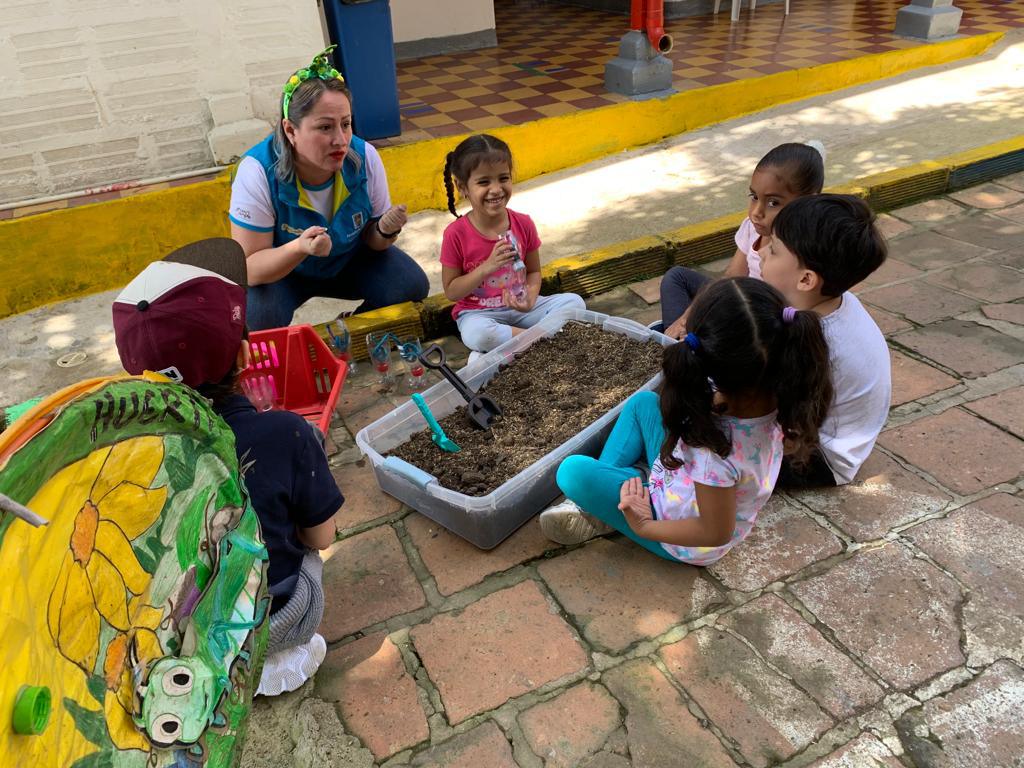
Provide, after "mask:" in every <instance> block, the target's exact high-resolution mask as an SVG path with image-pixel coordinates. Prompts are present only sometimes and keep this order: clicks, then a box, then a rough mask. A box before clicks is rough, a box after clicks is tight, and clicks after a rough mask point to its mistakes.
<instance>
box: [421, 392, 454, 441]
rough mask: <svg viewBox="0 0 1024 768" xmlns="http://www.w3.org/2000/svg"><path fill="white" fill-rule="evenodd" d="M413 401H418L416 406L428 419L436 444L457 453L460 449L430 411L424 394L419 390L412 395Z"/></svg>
mask: <svg viewBox="0 0 1024 768" xmlns="http://www.w3.org/2000/svg"><path fill="white" fill-rule="evenodd" d="M412 401H413V402H414V403H416V407H417V408H419V409H420V413H422V414H423V418H424V419H426V420H427V425H428V426H429V427H430V433H431V434H430V439H431V440H433V441H434V445H436V446H437V447H438V448H440V449H441V450H442V451H448V453H457V452H458V451H459V450H460V449H459V446H457V445H456V444H455V443H454V442H453V441H451V440H449V439H448V435H446V434H445V433H444V430H443V429H441V425H440V424H438V423H437V419H435V418H434V414H432V413H431V412H430V408H429V406H427V401H426V400H424V399H423V395H421V394H420V393H419V392H415V393H413V395H412Z"/></svg>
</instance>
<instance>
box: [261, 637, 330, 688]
mask: <svg viewBox="0 0 1024 768" xmlns="http://www.w3.org/2000/svg"><path fill="white" fill-rule="evenodd" d="M325 656H327V641H326V640H324V639H323V637H321V636H320V635H313V636H312V637H311V638H310V639H309V642H308V643H304V644H302V645H296V646H293V647H292V648H285V649H284V650H283V651H278V652H277V653H275V654H272V655H270V656H267V659H266V661H265V662H263V675H262V676H261V677H260V685H259V688H257V689H256V695H257V696H280V695H281V694H282V693H285V692H287V691H294V690H295V689H296V688H300V687H301V686H302V684H303V683H305V682H306V681H307V680H309V678H311V677H312V676H313V675H314V674H316V671H317V670H318V669H320V665H321V664H323V662H324V657H325Z"/></svg>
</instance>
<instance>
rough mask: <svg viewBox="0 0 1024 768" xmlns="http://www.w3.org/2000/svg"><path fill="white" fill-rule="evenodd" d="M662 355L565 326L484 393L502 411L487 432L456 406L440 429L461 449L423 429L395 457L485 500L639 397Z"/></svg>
mask: <svg viewBox="0 0 1024 768" xmlns="http://www.w3.org/2000/svg"><path fill="white" fill-rule="evenodd" d="M661 351H662V347H661V345H660V344H658V343H657V342H654V341H648V342H639V341H633V340H632V339H630V338H628V337H626V336H623V335H621V334H618V333H606V332H605V331H602V330H601V329H600V328H599V327H597V326H595V325H588V324H585V323H574V322H570V323H567V324H566V325H565V326H564V327H563V328H562V330H561V331H559V332H558V333H556V334H555V335H554V336H551V337H549V338H546V339H540V340H539V341H536V342H534V343H533V344H532V345H531V346H530V348H529V349H527V350H526V351H525V352H524V353H523V354H522V355H520V356H519V357H518V358H516V361H515V363H513V364H512V365H509V366H507V367H506V368H504V369H502V370H501V371H499V372H498V374H497V375H496V376H495V377H494V378H493V379H491V381H490V382H489V383H488V385H487V387H486V388H485V389H484V390H483V391H484V392H486V393H487V394H488V395H490V396H491V397H492V398H494V399H495V400H496V401H497V402H498V404H499V405H500V406H501V409H502V411H503V413H504V417H503V418H502V419H501V420H500V421H499V422H498V423H497V424H496V425H495V426H494V427H493V428H492V429H491V430H490V431H485V430H482V429H477V428H476V427H474V426H473V425H471V424H470V422H469V420H468V419H467V418H466V410H465V408H459V409H458V410H457V411H455V413H453V414H451V415H450V416H447V417H445V418H443V419H441V420H440V423H441V427H442V429H444V431H445V433H446V434H447V435H448V437H449V438H451V439H452V440H454V441H455V443H456V444H458V446H459V448H461V449H462V450H461V451H459V452H458V453H446V452H444V451H442V450H441V449H440V448H438V447H437V446H436V445H434V443H433V442H431V439H430V430H428V429H425V430H423V431H422V432H418V433H417V434H415V435H413V436H412V437H411V438H410V439H409V441H408V442H407V443H403V444H402V445H400V446H398V447H397V448H396V449H395V450H394V451H392V454H393V455H395V456H398V457H399V458H401V459H403V460H405V461H407V462H409V463H410V464H413V465H414V466H417V467H419V468H420V469H422V470H425V471H426V472H429V473H430V474H432V475H434V476H435V477H436V478H437V479H438V482H440V483H441V485H443V486H444V487H445V488H450V489H451V490H453V491H458V492H460V493H464V494H466V495H468V496H484V495H486V494H488V493H490V492H491V491H493V490H494V489H495V488H497V487H498V486H499V485H501V484H502V483H504V482H505V481H507V480H509V479H510V478H512V477H513V476H515V475H516V474H518V473H519V472H521V471H522V470H524V469H526V468H527V467H528V466H530V465H531V464H533V462H535V461H536V460H537V459H539V458H541V457H542V456H544V455H545V454H546V453H548V452H549V451H552V450H554V449H555V448H557V447H558V446H559V445H561V444H562V443H564V442H565V441H566V440H568V439H569V438H571V437H572V436H573V435H575V434H576V433H578V432H580V431H581V430H583V429H584V428H585V427H587V426H589V425H590V424H592V423H593V422H595V421H597V419H599V418H600V417H601V416H603V415H604V414H605V413H606V412H608V411H609V410H611V409H612V408H614V407H615V406H616V405H618V404H619V403H620V402H622V401H623V400H625V399H626V398H627V397H629V395H631V394H633V393H634V392H636V391H637V390H638V389H639V388H640V387H641V386H642V385H643V384H644V382H646V381H647V380H648V379H650V378H651V376H653V375H654V374H655V373H656V372H657V371H658V369H659V368H660V367H661Z"/></svg>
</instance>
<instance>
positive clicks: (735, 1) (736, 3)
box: [730, 0, 743, 21]
mask: <svg viewBox="0 0 1024 768" xmlns="http://www.w3.org/2000/svg"><path fill="white" fill-rule="evenodd" d="M742 2H743V0H732V13H731V14H730V18H731V19H732V20H733V21H739V20H740V3H742Z"/></svg>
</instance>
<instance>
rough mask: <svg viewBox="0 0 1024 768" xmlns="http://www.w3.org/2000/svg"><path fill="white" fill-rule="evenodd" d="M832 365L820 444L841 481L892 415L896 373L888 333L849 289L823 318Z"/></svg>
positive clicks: (856, 466) (851, 473)
mask: <svg viewBox="0 0 1024 768" xmlns="http://www.w3.org/2000/svg"><path fill="white" fill-rule="evenodd" d="M821 326H822V330H823V331H824V332H825V340H826V341H827V342H828V348H829V357H830V361H831V365H832V385H833V387H834V388H835V400H834V401H833V403H832V407H831V408H829V411H828V415H827V416H826V417H825V423H824V424H822V426H821V431H820V437H821V450H822V453H824V455H825V460H826V461H827V462H828V465H829V467H830V468H831V469H832V474H833V475H835V478H836V484H837V485H844V484H845V483H849V482H850V481H852V480H853V478H854V475H856V474H857V470H858V469H860V465H861V464H863V463H864V462H865V460H866V459H867V457H868V454H870V453H871V449H872V448H874V446H875V440H876V439H877V438H878V433H879V432H881V431H882V427H883V426H885V420H886V418H888V416H889V403H890V400H891V397H892V376H891V373H890V370H889V348H888V347H887V346H886V344H885V337H884V336H883V335H882V332H881V331H880V330H879V329H878V326H877V325H876V324H875V321H874V320H873V319H872V317H871V315H869V314H868V311H867V310H866V309H864V305H863V304H861V303H860V300H859V299H858V298H857V297H856V296H854V295H853V294H852V293H850V292H846V293H844V294H843V303H842V304H840V305H839V308H838V309H837V310H835V311H834V312H832V313H830V314H828V315H825V317H823V318H821Z"/></svg>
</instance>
